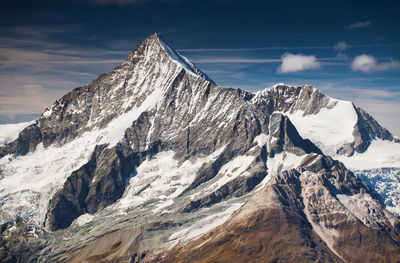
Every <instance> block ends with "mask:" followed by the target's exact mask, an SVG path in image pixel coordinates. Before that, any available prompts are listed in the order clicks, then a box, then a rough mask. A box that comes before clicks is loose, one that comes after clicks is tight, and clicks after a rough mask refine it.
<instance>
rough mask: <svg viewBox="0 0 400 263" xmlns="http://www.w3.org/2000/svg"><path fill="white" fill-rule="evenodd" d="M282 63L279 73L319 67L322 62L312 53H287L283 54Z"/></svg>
mask: <svg viewBox="0 0 400 263" xmlns="http://www.w3.org/2000/svg"><path fill="white" fill-rule="evenodd" d="M281 59H282V64H281V65H280V66H279V68H278V72H279V73H288V72H297V71H303V70H308V69H318V68H320V67H321V64H320V63H319V62H318V61H317V58H316V57H315V56H312V55H309V56H307V55H303V54H292V53H285V54H283V55H282V56H281Z"/></svg>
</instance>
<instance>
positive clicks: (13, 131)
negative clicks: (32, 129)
mask: <svg viewBox="0 0 400 263" xmlns="http://www.w3.org/2000/svg"><path fill="white" fill-rule="evenodd" d="M33 123H35V121H29V122H21V123H16V124H1V125H0V147H1V146H3V145H6V144H7V143H9V142H12V141H14V140H15V139H17V138H18V135H19V133H20V132H21V131H22V130H23V129H25V128H26V127H28V126H29V125H31V124H33Z"/></svg>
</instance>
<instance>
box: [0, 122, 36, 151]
mask: <svg viewBox="0 0 400 263" xmlns="http://www.w3.org/2000/svg"><path fill="white" fill-rule="evenodd" d="M41 141H42V135H41V131H40V128H39V127H38V125H37V124H36V123H35V124H32V125H29V126H28V127H26V128H25V129H24V130H23V131H22V132H20V134H19V136H18V138H17V139H16V140H15V141H13V142H11V143H8V144H7V145H6V146H4V147H1V148H0V157H3V156H5V155H8V154H15V155H19V154H22V155H25V154H27V153H28V152H33V151H34V150H35V149H36V146H37V145H38V144H39V143H40V142H41Z"/></svg>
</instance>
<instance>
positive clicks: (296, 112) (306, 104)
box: [0, 34, 400, 262]
mask: <svg viewBox="0 0 400 263" xmlns="http://www.w3.org/2000/svg"><path fill="white" fill-rule="evenodd" d="M0 140H1V141H3V145H2V146H0V157H1V159H0V223H2V227H1V238H0V259H1V261H4V262H37V261H39V262H58V261H67V262H83V261H86V262H106V261H121V262H155V261H157V262H158V261H165V262H176V261H185V262H186V261H190V262H192V261H202V262H215V261H218V260H219V261H223V262H231V261H232V260H240V261H244V260H250V261H263V262H264V261H268V260H269V261H272V262H283V261H285V262H287V261H293V260H294V259H296V260H299V259H302V260H303V261H307V262H309V261H318V262H321V261H323V262H324V261H329V262H331V261H337V262H343V261H345V262H361V261H362V260H363V259H367V261H371V262H379V261H382V262H383V261H385V262H396V261H398V260H400V254H399V251H400V237H399V235H400V231H399V214H400V190H399V189H398V188H396V187H395V186H396V184H398V182H399V176H398V175H399V171H400V169H399V167H400V154H399V153H400V143H399V139H398V138H397V137H395V136H393V135H392V134H391V133H390V132H389V131H388V130H387V129H385V128H384V127H382V126H381V125H380V124H379V123H378V122H377V121H376V120H374V119H373V117H371V116H370V115H368V114H367V113H366V112H365V111H364V110H362V109H360V108H358V107H356V106H355V105H354V104H353V103H351V102H348V101H342V100H337V99H333V98H330V97H328V96H326V95H324V94H323V93H321V92H320V91H319V90H317V89H316V88H314V87H312V86H310V85H305V86H302V87H294V86H288V85H284V84H277V85H275V86H273V87H271V88H267V89H265V90H263V91H259V92H257V93H251V92H247V91H243V90H240V89H229V88H222V87H219V86H218V85H217V84H216V83H215V82H214V81H212V80H211V79H210V78H209V77H208V76H207V75H206V74H205V73H203V72H202V71H201V70H199V69H198V68H197V67H196V66H195V65H194V64H193V63H191V62H190V61H189V60H188V59H187V58H185V57H183V56H181V55H180V54H179V53H177V52H176V51H175V50H174V49H173V48H171V47H169V46H168V45H167V44H166V42H165V41H164V40H163V39H162V37H160V36H159V35H158V34H153V35H151V36H150V37H148V38H147V39H145V40H143V41H142V42H141V43H140V44H139V45H138V47H137V48H136V49H135V50H134V51H132V52H131V53H130V54H129V56H128V59H127V60H126V61H125V62H123V63H122V64H121V65H119V66H117V67H116V68H115V69H114V70H112V71H110V72H108V73H107V74H103V75H101V76H99V78H97V79H96V80H94V81H93V82H92V83H91V84H90V85H87V86H84V87H79V88H76V89H74V90H72V91H71V92H69V93H67V94H66V95H65V96H63V97H62V98H61V99H59V100H57V101H56V102H55V103H54V104H53V105H52V106H51V107H49V108H47V109H46V110H45V111H44V112H43V113H42V115H41V117H40V118H39V119H37V120H35V121H34V122H32V123H25V124H21V125H19V126H7V127H5V126H0ZM352 171H353V172H354V173H353V172H352ZM354 251H356V252H354ZM364 256H365V257H364ZM363 262H365V261H363Z"/></svg>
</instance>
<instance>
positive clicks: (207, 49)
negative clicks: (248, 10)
mask: <svg viewBox="0 0 400 263" xmlns="http://www.w3.org/2000/svg"><path fill="white" fill-rule="evenodd" d="M341 42H344V41H341ZM339 43H340V42H339ZM339 43H337V44H339ZM337 44H336V45H334V48H335V46H337ZM346 44H347V43H346ZM397 46H400V44H396V43H392V44H384V43H375V44H359V45H351V46H350V45H349V46H348V47H347V48H350V47H351V48H376V47H397ZM338 48H340V46H338ZM347 48H346V49H347ZM307 49H310V50H318V49H321V50H323V49H332V46H298V47H287V46H286V47H285V46H279V47H272V46H271V47H255V48H181V49H177V51H179V52H183V53H184V52H190V53H192V52H193V53H194V52H196V53H203V52H246V51H263V50H307ZM335 50H336V49H335Z"/></svg>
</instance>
